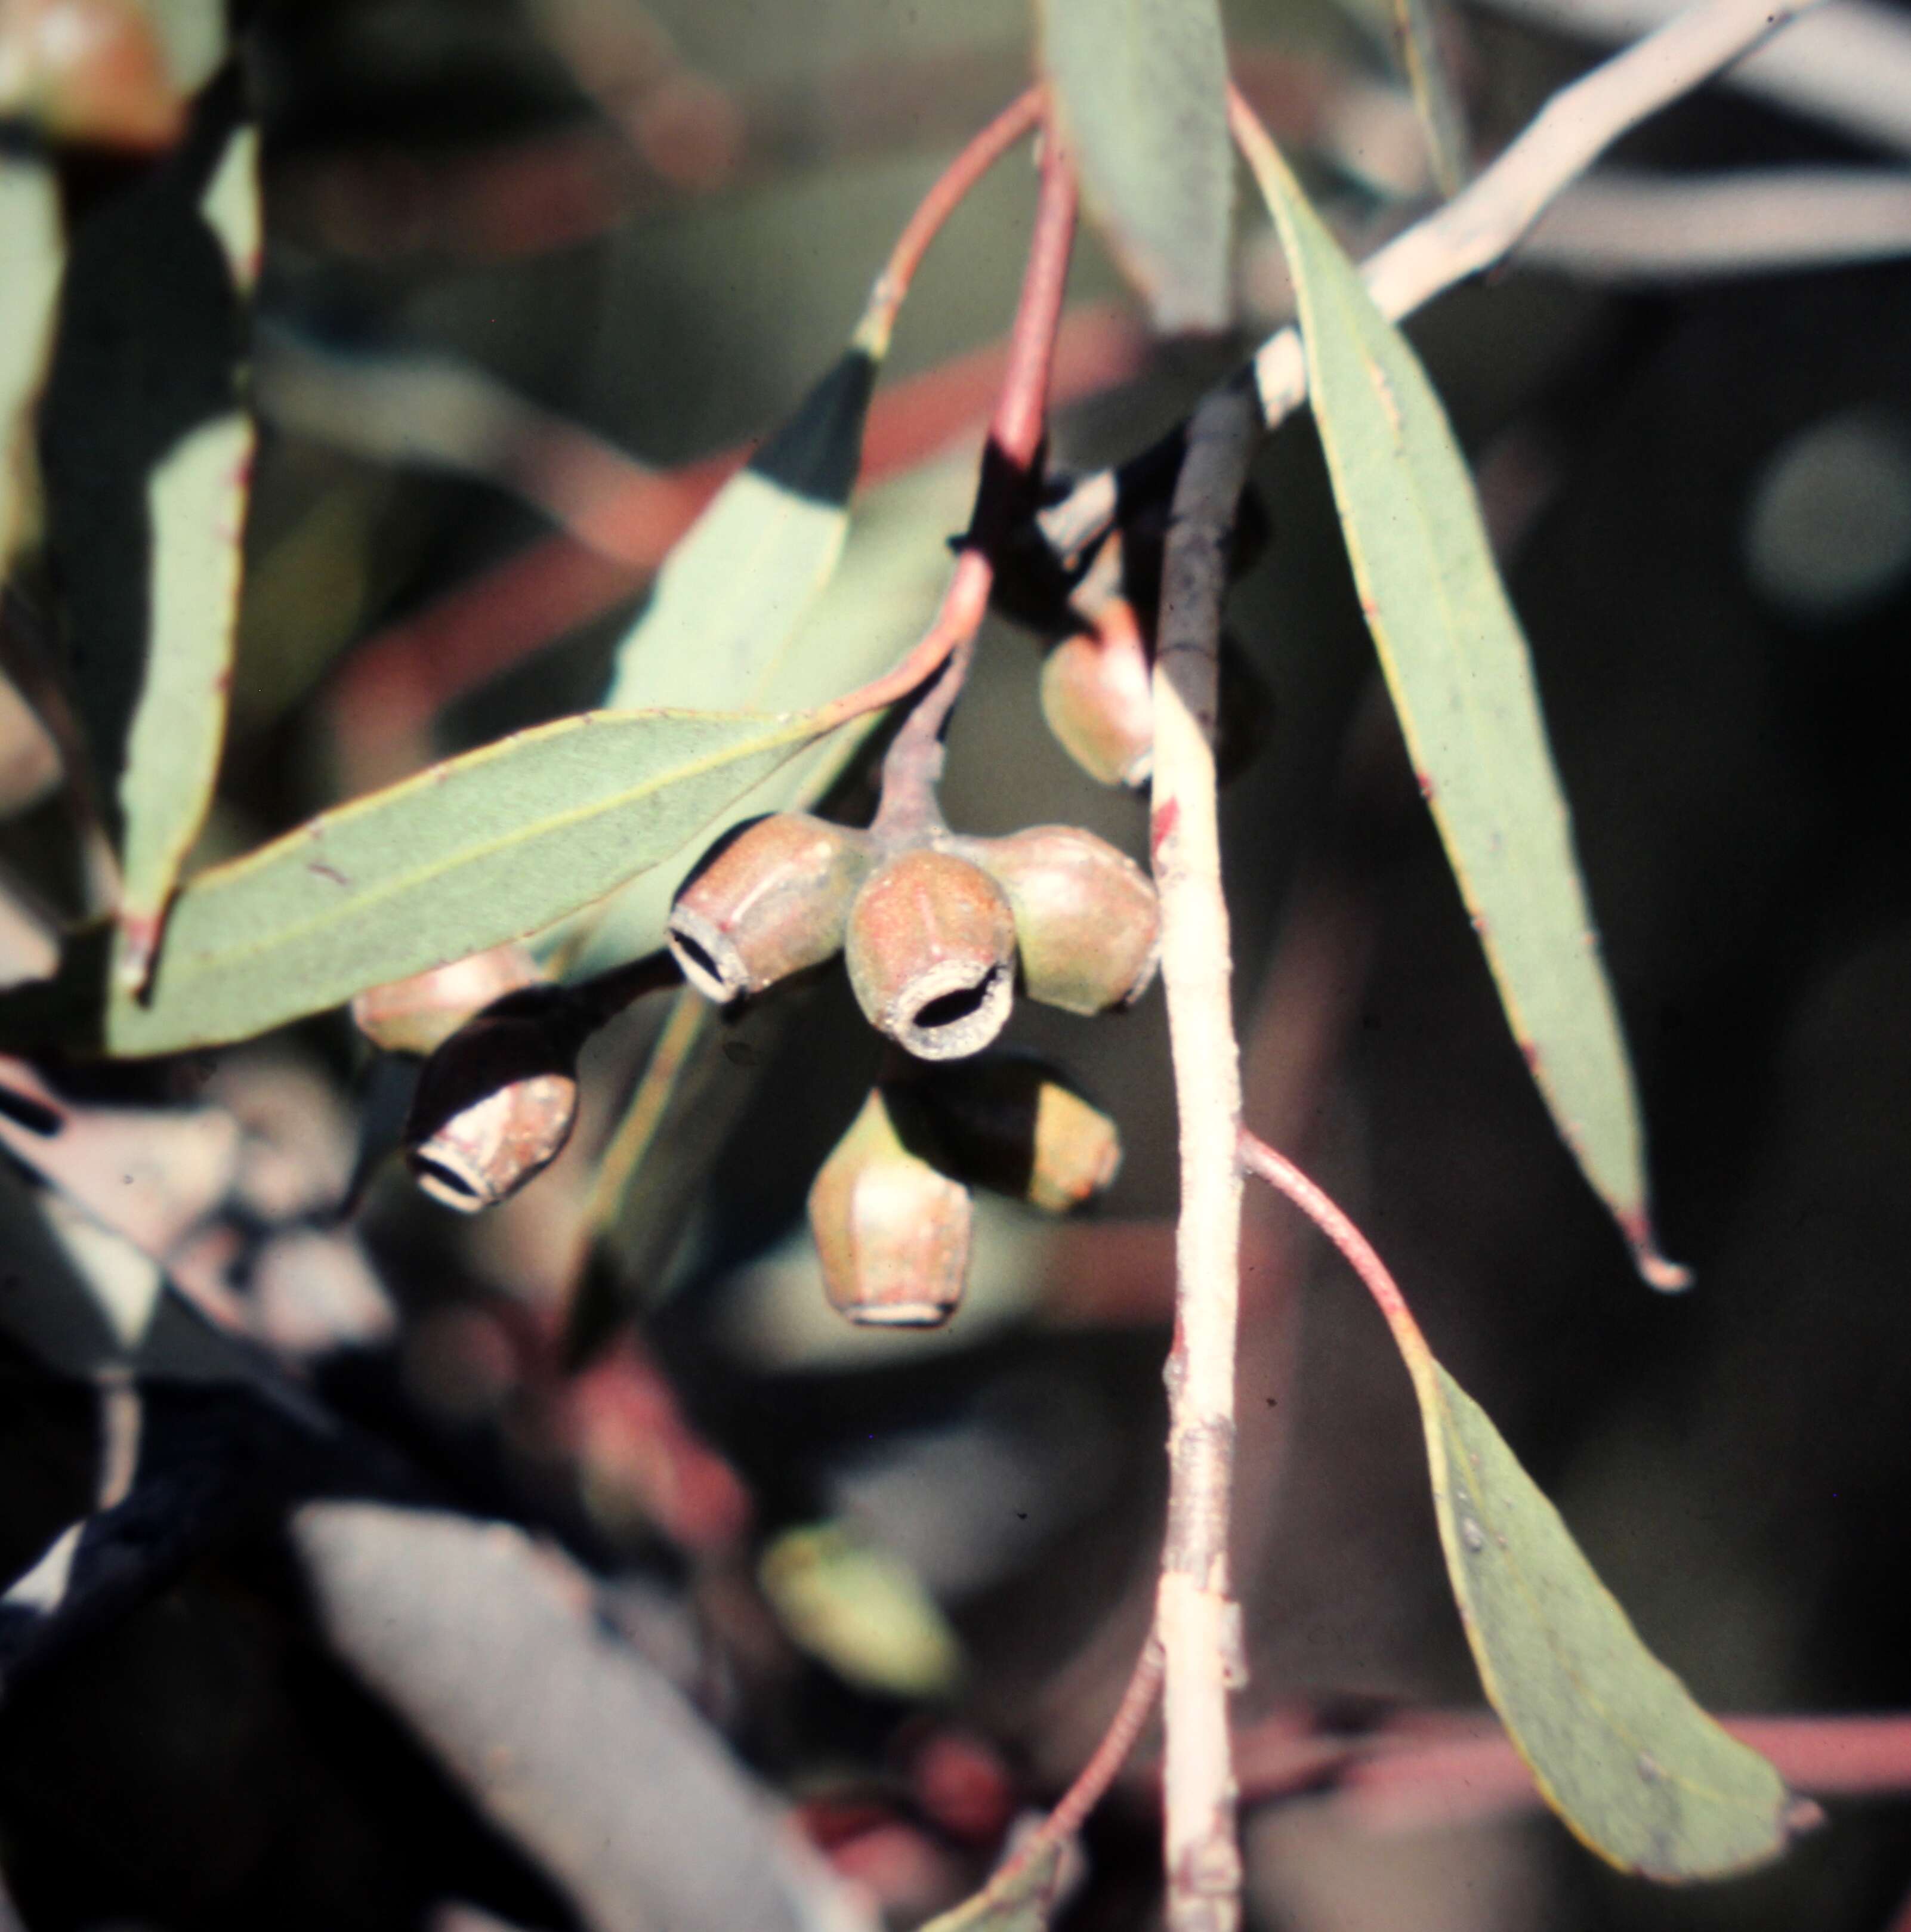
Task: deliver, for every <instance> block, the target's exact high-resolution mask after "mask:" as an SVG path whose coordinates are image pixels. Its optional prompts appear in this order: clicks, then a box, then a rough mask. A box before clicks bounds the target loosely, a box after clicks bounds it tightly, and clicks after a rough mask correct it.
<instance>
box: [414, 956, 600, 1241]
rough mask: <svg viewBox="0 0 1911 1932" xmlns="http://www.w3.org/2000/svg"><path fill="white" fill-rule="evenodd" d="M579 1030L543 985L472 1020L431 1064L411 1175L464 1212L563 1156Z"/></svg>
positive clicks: (421, 1086)
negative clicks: (560, 1155)
mask: <svg viewBox="0 0 1911 1932" xmlns="http://www.w3.org/2000/svg"><path fill="white" fill-rule="evenodd" d="M578 1043H579V1042H578V1029H577V1025H576V1023H575V1019H573V1018H572V1016H571V1014H570V1013H569V1011H568V1010H567V1009H566V1007H564V1006H563V1004H561V1002H560V1001H559V1000H557V998H554V997H552V996H550V995H547V993H546V992H545V990H544V989H533V990H532V991H531V992H528V993H524V994H517V995H512V996H510V997H509V998H506V999H505V1000H503V1001H500V1002H499V1003H498V1004H497V1005H496V1006H494V1007H491V1008H490V1009H489V1010H487V1011H486V1012H484V1013H480V1014H479V1015H478V1016H477V1017H476V1019H473V1020H470V1021H468V1022H467V1023H466V1024H465V1025H464V1026H462V1027H461V1028H459V1029H458V1031H457V1032H456V1033H455V1034H452V1036H451V1037H450V1038H449V1040H446V1042H445V1043H443V1046H440V1047H439V1049H437V1052H434V1054H433V1055H431V1058H430V1059H428V1061H426V1062H425V1067H424V1070H423V1072H422V1073H421V1074H420V1075H419V1081H418V1091H417V1092H416V1094H414V1095H413V1098H412V1103H411V1112H410V1116H409V1118H407V1121H406V1123H405V1132H404V1150H405V1160H406V1163H407V1166H409V1167H410V1169H411V1172H412V1175H413V1178H414V1179H415V1180H416V1181H417V1183H418V1185H419V1187H420V1188H422V1190H424V1192H425V1193H427V1194H428V1195H430V1196H431V1198H432V1199H433V1200H434V1201H437V1202H440V1203H441V1204H442V1205H443V1206H445V1207H447V1208H457V1209H458V1211H460V1212H461V1213H463V1214H475V1213H476V1211H478V1210H479V1208H491V1207H495V1206H496V1205H497V1203H498V1202H500V1201H503V1200H504V1199H506V1198H507V1197H508V1196H511V1195H512V1194H515V1193H516V1192H517V1191H518V1189H519V1188H521V1187H523V1186H524V1184H525V1183H526V1182H527V1181H530V1179H531V1178H533V1176H534V1175H538V1174H540V1173H542V1172H543V1170H544V1169H545V1168H547V1167H548V1166H550V1165H551V1162H553V1161H554V1160H556V1159H557V1157H558V1155H559V1154H561V1153H562V1152H563V1148H564V1143H565V1142H566V1141H568V1140H569V1139H570V1137H571V1128H572V1126H573V1124H575V1121H576V1119H577V1050H578Z"/></svg>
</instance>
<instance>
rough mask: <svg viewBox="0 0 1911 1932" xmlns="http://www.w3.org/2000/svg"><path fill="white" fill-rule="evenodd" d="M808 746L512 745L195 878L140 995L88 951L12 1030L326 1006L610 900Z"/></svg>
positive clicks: (32, 1002) (2, 1025)
mask: <svg viewBox="0 0 1911 1932" xmlns="http://www.w3.org/2000/svg"><path fill="white" fill-rule="evenodd" d="M814 735H815V727H814V725H813V723H812V721H810V718H808V717H807V715H799V716H797V717H794V718H792V717H781V716H766V715H759V714H756V713H750V714H746V715H724V714H721V713H708V712H669V711H663V712H585V713H584V714H583V715H580V716H578V717H574V718H562V719H560V720H559V721H557V723H555V724H547V725H545V726H542V727H540V728H539V729H537V730H530V731H524V732H520V733H518V734H517V735H516V736H513V737H509V738H506V739H503V740H501V741H500V742H498V743H497V744H494V745H487V746H485V748H482V750H479V751H473V752H470V753H467V754H466V755H465V756H464V757H458V758H454V759H452V760H449V762H448V763H444V764H441V765H436V766H432V767H431V769H429V770H428V771H425V772H420V773H419V774H418V775H416V777H414V778H408V779H407V780H406V781H404V783H402V784H397V785H394V786H392V787H389V789H387V790H384V791H380V792H375V793H373V794H371V796H369V797H368V798H364V799H357V800H355V801H354V802H352V803H350V804H349V805H342V806H341V807H339V808H338V809H337V810H335V811H329V812H326V813H324V814H321V815H320V817H317V818H314V819H313V820H310V821H309V822H308V823H306V824H305V825H303V826H300V827H299V829H297V830H296V831H293V832H288V833H287V835H285V836H284V838H280V839H278V840H276V841H274V842H273V843H272V844H269V845H267V846H266V847H263V848H262V849H261V850H258V851H257V852H254V853H250V854H248V856H245V857H244V858H242V859H236V860H234V861H233V862H231V863H230V864H227V865H219V866H215V867H214V868H212V869H210V870H209V871H205V872H203V873H201V874H199V875H198V876H197V877H195V878H194V879H192V880H189V881H188V883H187V884H186V885H185V886H184V887H183V888H182V889H181V891H180V892H179V896H178V898H176V900H175V901H174V902H173V908H172V911H171V913H170V916H169V917H168V919H167V926H166V937H165V942H164V946H163V947H162V948H161V952H160V956H159V959H158V965H157V968H155V971H154V973H153V975H152V980H151V981H150V982H149V985H148V986H147V988H146V992H145V994H144V995H143V997H139V998H136V997H134V996H132V995H130V994H129V993H128V992H127V991H126V989H124V988H123V987H122V986H119V985H118V984H117V983H116V984H115V985H113V986H112V987H111V988H110V989H101V988H100V987H99V986H98V971H97V962H95V961H93V960H92V959H91V957H90V956H89V953H88V952H87V950H86V949H85V948H84V947H80V948H76V949H75V950H74V954H73V956H72V957H71V959H70V960H69V961H68V962H67V963H65V965H63V967H62V974H61V977H60V980H59V982H57V983H55V984H54V985H53V986H47V987H38V986H29V987H23V988H21V989H18V990H17V992H13V993H10V994H8V995H5V996H0V1035H5V1037H8V1038H14V1037H20V1035H21V1034H28V1035H30V1034H32V1031H34V1029H35V1027H36V1026H38V1025H48V1024H52V1023H56V1022H57V1021H58V1019H59V1017H60V1016H62V1013H65V1016H67V1017H68V1019H69V1020H70V1019H71V1016H72V1014H73V1013H74V1010H76V1009H77V1010H79V1011H80V1012H82V1013H84V1012H86V1011H87V1010H89V1007H90V1008H91V1013H92V1021H93V1032H94V1036H95V1038H94V1043H95V1044H97V1045H99V1046H104V1048H105V1049H106V1050H107V1051H108V1052H112V1053H114V1054H119V1055H142V1054H157V1053H173V1052H179V1051H181V1050H182V1049H185V1048H188V1047H195V1046H210V1045H214V1044H216V1043H219V1042H221V1041H224V1040H243V1039H246V1038H248V1037H251V1035H253V1034H258V1033H263V1032H264V1031H266V1029H267V1028H271V1027H275V1026H279V1025H283V1024H284V1022H287V1021H288V1020H292V1019H298V1018H299V1017H300V1016H302V1015H303V1014H306V1013H319V1012H322V1011H323V1010H325V1009H326V1008H327V1007H333V1006H336V1005H338V1004H340V1003H341V1001H345V1000H348V999H350V998H351V997H352V996H353V995H354V994H355V993H357V992H361V991H362V990H363V989H365V987H367V986H381V985H383V984H384V983H386V982H387V981H389V980H402V979H404V978H407V977H409V976H410V974H414V973H422V972H424V971H428V969H430V968H434V967H437V966H441V965H444V964H446V962H448V961H450V960H452V959H461V958H463V957H464V956H465V955H466V954H467V953H476V952H478V951H479V950H482V948H484V947H488V946H495V945H497V944H500V942H502V941H505V940H507V939H513V938H519V937H521V936H522V935H524V934H526V933H528V932H533V931H534V930H536V929H538V928H539V927H542V926H548V925H550V924H551V923H552V922H554V921H555V920H557V919H560V918H562V917H563V916H566V914H568V913H572V912H575V910H577V909H578V907H581V906H583V905H586V904H589V903H590V901H592V900H593V899H596V898H601V897H602V895H604V894H605V892H609V891H610V890H611V889H613V888H614V887H615V886H618V885H620V884H621V883H623V881H624V880H626V879H627V878H629V877H632V875H633V874H635V873H638V872H640V871H643V870H644V869H645V867H647V866H649V865H655V864H656V863H657V862H658V861H659V860H660V859H665V858H667V857H669V855H670V854H671V853H673V852H675V851H676V850H678V849H679V848H680V847H681V846H682V845H684V843H685V842H686V841H687V840H689V839H690V838H693V837H694V836H695V835H696V833H697V832H699V830H700V829H702V827H703V826H705V825H707V824H708V823H709V821H710V820H711V817H713V816H714V814H717V813H718V812H720V811H722V810H723V808H724V807H725V806H726V805H729V803H730V802H732V800H733V799H735V798H736V797H737V796H738V794H739V793H741V792H744V791H747V790H748V789H749V788H750V787H751V786H752V785H753V784H756V782H757V781H759V780H760V779H761V778H763V777H764V776H765V774H767V773H768V772H771V771H773V770H774V769H775V768H776V767H777V766H778V765H779V764H780V763H782V762H783V760H785V759H786V758H788V757H790V756H792V754H794V753H795V751H798V750H799V749H801V747H802V746H803V745H804V744H805V743H806V742H808V741H809V740H810V739H811V738H812V737H813V736H814ZM103 990H104V1006H103V1007H101V1006H99V1005H98V1004H95V1003H96V1002H98V1001H99V999H100V998H101V993H102V991H103Z"/></svg>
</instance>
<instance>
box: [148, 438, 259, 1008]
mask: <svg viewBox="0 0 1911 1932" xmlns="http://www.w3.org/2000/svg"><path fill="white" fill-rule="evenodd" d="M252 443H253V434H252V420H251V417H250V416H247V415H246V414H245V413H244V412H243V411H241V410H234V411H233V412H231V413H230V414H228V415H225V416H215V417H214V418H213V419H212V421H211V422H207V423H204V424H202V425H200V427H199V428H197V429H195V430H192V431H189V432H188V434H186V435H185V437H183V438H182V440H181V441H180V442H179V445H178V446H176V448H175V449H173V451H172V452H170V454H169V455H167V456H166V457H164V458H162V459H161V461H160V463H159V464H158V466H157V467H156V468H155V469H154V471H153V472H152V480H151V482H150V484H149V487H148V490H147V493H146V499H147V517H148V522H149V528H150V529H151V531H152V576H151V578H150V580H149V587H148V593H147V594H148V600H149V601H148V616H147V621H148V625H149V629H148V633H147V635H148V643H147V652H146V676H145V679H144V682H143V684H142V685H141V687H140V695H139V701H138V703H137V706H135V708H134V712H133V715H132V718H131V723H130V725H129V727H128V732H127V739H126V762H125V769H124V770H123V771H122V772H121V774H120V779H119V812H120V818H121V821H122V824H123V826H124V827H125V830H124V832H123V834H122V842H121V850H120V873H121V878H122V886H121V892H120V907H119V917H120V925H121V928H122V962H121V971H122V974H123V976H124V977H125V978H126V979H127V980H128V983H130V984H131V985H132V986H135V987H137V986H140V985H143V983H144V982H145V980H146V974H147V971H148V970H149V968H150V966H151V963H152V955H153V953H154V951H155V948H156V947H157V946H158V939H159V929H160V922H161V917H162V916H163V915H164V911H165V909H166V902H167V899H168V898H170V896H171V894H172V891H173V886H174V884H175V883H176V881H177V880H178V878H179V868H180V866H181V865H182V864H183V863H184V862H185V856H186V854H187V853H188V851H189V850H191V846H192V843H193V841H194V839H195V838H197V836H198V835H199V830H200V826H202V825H203V823H205V819H206V810H207V808H208V807H209V805H210V804H211V802H212V787H213V782H214V781H215V778H217V777H218V770H219V750H220V746H221V744H222V742H224V737H225V724H226V694H227V688H228V686H229V685H230V682H231V676H232V662H233V646H234V642H235V640H236V637H237V634H238V628H239V577H240V572H241V569H242V546H243V543H244V538H245V499H246V493H247V478H248V472H249V471H250V469H251V460H252Z"/></svg>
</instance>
